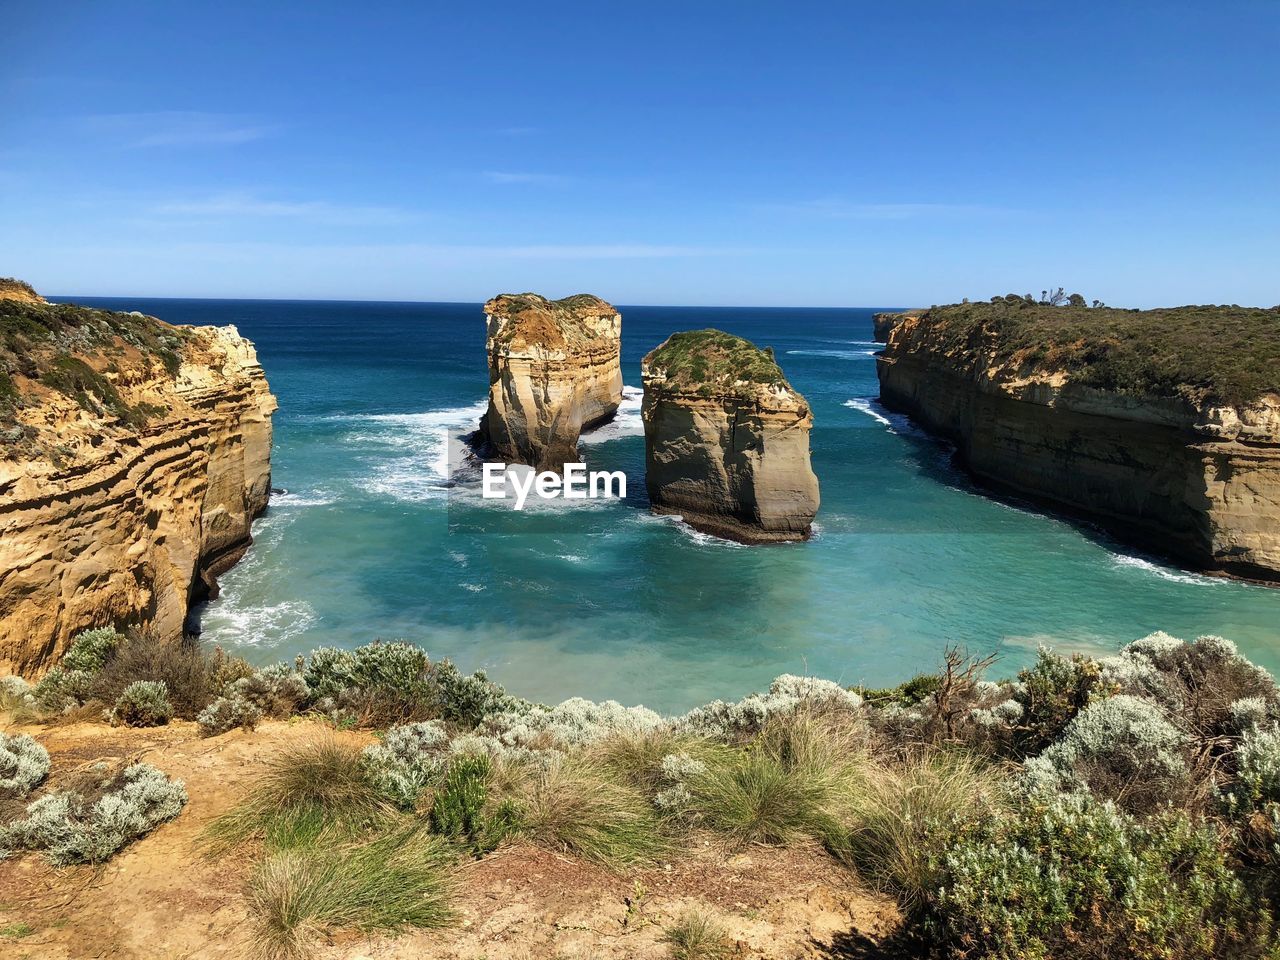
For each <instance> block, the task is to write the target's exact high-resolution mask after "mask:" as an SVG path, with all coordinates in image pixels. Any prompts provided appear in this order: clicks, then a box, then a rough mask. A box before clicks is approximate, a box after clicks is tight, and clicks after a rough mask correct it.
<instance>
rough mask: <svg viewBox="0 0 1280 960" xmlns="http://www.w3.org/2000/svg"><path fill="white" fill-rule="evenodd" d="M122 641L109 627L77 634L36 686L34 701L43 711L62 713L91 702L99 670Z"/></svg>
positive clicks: (122, 638)
mask: <svg viewBox="0 0 1280 960" xmlns="http://www.w3.org/2000/svg"><path fill="white" fill-rule="evenodd" d="M123 640H124V637H122V636H121V635H120V634H118V633H116V631H115V630H113V629H111V628H110V627H102V628H99V629H97V630H86V631H84V632H83V633H79V634H77V635H76V636H75V637H74V638H73V639H72V641H71V646H70V647H68V648H67V652H66V653H65V654H63V656H62V659H61V660H60V661H59V662H58V663H57V665H56V666H54V667H53V668H52V669H50V670H49V672H48V673H46V674H45V675H44V676H43V677H42V678H41V679H40V682H39V683H37V684H36V686H35V690H34V691H33V696H34V697H35V700H36V702H37V703H38V704H39V705H40V707H42V708H43V709H45V710H48V711H51V712H54V713H61V712H63V711H65V710H67V709H69V708H71V707H76V706H79V705H80V704H82V703H84V702H85V701H86V700H88V699H90V698H91V697H92V696H93V685H94V680H95V677H96V675H97V673H98V671H99V670H101V669H102V667H103V665H104V664H106V662H107V660H108V659H109V658H110V656H111V655H112V653H114V652H115V650H116V647H118V646H119V645H120V643H121V641H123ZM112 699H114V697H113V698H112ZM108 702H110V701H108Z"/></svg>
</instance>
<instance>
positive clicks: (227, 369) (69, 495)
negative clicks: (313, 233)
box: [0, 281, 276, 674]
mask: <svg viewBox="0 0 1280 960" xmlns="http://www.w3.org/2000/svg"><path fill="white" fill-rule="evenodd" d="M8 290H16V291H18V294H19V295H17V296H8V295H6V291H8ZM275 408H276V401H275V398H274V397H273V396H272V395H271V393H270V390H269V388H268V386H267V381H266V378H265V377H264V375H263V372H262V368H261V367H260V366H259V364H258V359H257V355H256V353H255V351H254V347H253V344H252V343H250V342H249V341H248V340H246V339H244V338H243V337H241V336H240V334H239V333H238V332H237V331H236V329H235V328H234V327H177V326H171V325H169V324H167V323H164V322H163V321H161V320H157V319H156V318H154V317H147V316H143V315H142V314H140V313H116V312H112V311H107V310H94V309H89V308H86V307H79V306H73V305H70V304H50V303H47V302H45V301H44V300H43V299H41V298H40V297H39V296H38V295H36V294H35V292H34V291H32V290H31V288H30V287H28V286H26V285H25V284H18V283H17V282H15V281H8V282H5V283H0V668H7V669H9V670H12V671H14V672H17V673H22V674H32V673H38V672H40V671H42V670H43V669H44V668H46V667H47V666H49V665H50V664H52V663H53V662H54V661H55V660H56V659H57V658H58V657H59V656H60V655H61V654H62V652H63V651H64V650H65V648H66V646H67V645H68V643H69V642H70V639H71V637H72V636H73V635H74V634H76V633H77V632H79V631H81V630H84V629H86V628H90V627H98V626H118V627H124V626H126V625H139V626H143V627H147V628H151V629H154V630H155V631H157V632H158V633H159V634H161V635H162V636H166V637H168V636H177V635H178V634H179V633H180V632H181V630H182V626H183V621H184V619H185V617H186V614H187V610H188V607H189V604H190V603H191V602H192V601H193V600H197V599H201V598H203V597H205V596H208V595H210V594H211V593H212V592H213V591H216V581H215V578H216V577H217V576H218V575H219V574H220V573H222V572H223V571H225V570H226V569H228V568H229V567H230V566H231V565H232V564H234V563H235V562H236V561H237V560H238V559H239V558H240V556H241V555H242V554H243V553H244V551H245V549H246V548H247V547H248V545H249V543H250V535H249V525H250V521H251V520H252V519H253V518H254V517H255V516H257V515H258V514H259V513H261V512H262V511H263V510H264V509H265V508H266V505H267V498H268V496H269V494H270V478H271V466H270V459H271V414H272V412H273V411H274V410H275Z"/></svg>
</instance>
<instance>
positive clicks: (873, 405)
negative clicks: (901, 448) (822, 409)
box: [844, 397, 937, 440]
mask: <svg viewBox="0 0 1280 960" xmlns="http://www.w3.org/2000/svg"><path fill="white" fill-rule="evenodd" d="M844 406H846V407H848V408H849V409H851V410H857V411H858V412H859V413H865V414H866V415H867V416H868V417H870V418H871V419H872V420H875V421H876V422H877V423H879V424H882V425H883V426H884V427H885V428H886V429H887V430H888V431H889V432H890V433H896V434H897V435H898V436H900V437H917V438H919V439H922V440H936V439H937V438H936V437H932V436H930V435H929V433H928V432H927V431H925V430H921V429H920V428H919V427H917V426H916V425H915V424H914V423H912V422H911V418H910V417H908V416H907V415H906V414H902V413H894V412H893V411H892V410H889V409H888V408H887V407H885V405H884V404H882V403H881V402H880V401H879V400H877V399H876V398H875V397H854V398H853V399H852V400H846V401H845V402H844Z"/></svg>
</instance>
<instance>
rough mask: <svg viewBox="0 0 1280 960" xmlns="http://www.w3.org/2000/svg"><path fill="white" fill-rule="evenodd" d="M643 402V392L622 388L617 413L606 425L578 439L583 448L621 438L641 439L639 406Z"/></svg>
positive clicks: (628, 387) (642, 424) (641, 422)
mask: <svg viewBox="0 0 1280 960" xmlns="http://www.w3.org/2000/svg"><path fill="white" fill-rule="evenodd" d="M643 400H644V390H642V389H641V388H640V387H631V386H624V387H623V388H622V402H621V403H619V404H618V412H617V413H616V414H615V415H614V418H613V419H612V420H610V421H609V422H608V423H604V424H601V425H600V426H598V427H596V429H594V430H591V431H588V432H587V433H584V434H583V435H582V437H581V438H580V439H579V443H581V444H582V445H583V446H592V447H593V446H595V445H596V444H597V443H607V442H608V441H610V440H620V439H622V438H623V437H643V436H644V421H642V420H641V419H640V404H641V402H642V401H643Z"/></svg>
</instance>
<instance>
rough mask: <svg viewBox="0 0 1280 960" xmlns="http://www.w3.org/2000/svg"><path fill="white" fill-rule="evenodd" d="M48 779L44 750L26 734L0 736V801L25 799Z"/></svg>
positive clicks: (47, 752)
mask: <svg viewBox="0 0 1280 960" xmlns="http://www.w3.org/2000/svg"><path fill="white" fill-rule="evenodd" d="M48 775H49V751H48V750H46V749H45V748H44V747H42V746H41V745H40V744H39V743H37V742H36V741H35V739H34V738H33V737H31V736H30V735H29V734H25V733H23V734H19V735H17V736H9V735H8V734H5V733H0V799H2V798H4V797H25V796H26V795H27V794H28V793H30V792H31V791H32V790H34V789H35V788H36V787H38V786H40V784H41V783H43V782H44V778H45V777H47V776H48Z"/></svg>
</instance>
